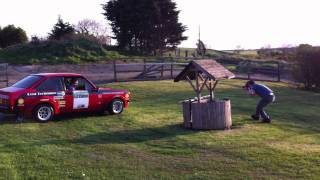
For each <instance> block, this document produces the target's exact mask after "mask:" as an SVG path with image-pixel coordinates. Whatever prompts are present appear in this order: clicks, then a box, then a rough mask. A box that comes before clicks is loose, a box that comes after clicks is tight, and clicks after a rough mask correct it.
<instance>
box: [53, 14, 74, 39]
mask: <svg viewBox="0 0 320 180" xmlns="http://www.w3.org/2000/svg"><path fill="white" fill-rule="evenodd" d="M74 33H75V29H74V27H73V26H72V25H71V24H69V23H68V22H63V20H62V18H61V17H60V16H59V18H58V22H57V23H56V24H55V25H54V27H53V29H52V30H51V33H49V37H48V38H49V39H50V40H62V39H64V38H68V37H69V36H71V35H73V34H74Z"/></svg>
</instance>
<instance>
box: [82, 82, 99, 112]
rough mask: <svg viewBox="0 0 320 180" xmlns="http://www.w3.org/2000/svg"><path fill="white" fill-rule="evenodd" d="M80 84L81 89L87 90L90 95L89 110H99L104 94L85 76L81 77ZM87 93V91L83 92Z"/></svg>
mask: <svg viewBox="0 0 320 180" xmlns="http://www.w3.org/2000/svg"><path fill="white" fill-rule="evenodd" d="M79 86H80V90H84V91H86V92H87V95H88V97H89V99H88V103H89V104H88V109H87V110H88V111H98V110H100V108H101V107H100V106H101V98H102V96H101V95H99V94H98V92H97V91H96V90H95V87H94V86H93V85H92V84H91V83H90V82H89V81H88V80H87V79H85V78H83V77H81V78H79ZM83 93H85V92H83Z"/></svg>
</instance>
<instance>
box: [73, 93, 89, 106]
mask: <svg viewBox="0 0 320 180" xmlns="http://www.w3.org/2000/svg"><path fill="white" fill-rule="evenodd" d="M88 107H89V92H88V91H73V109H86V108H88Z"/></svg>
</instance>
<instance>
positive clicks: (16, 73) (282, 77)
mask: <svg viewBox="0 0 320 180" xmlns="http://www.w3.org/2000/svg"><path fill="white" fill-rule="evenodd" d="M194 59H195V58H193V59H188V60H181V59H179V60H177V61H175V59H169V60H168V59H164V60H152V61H150V60H146V59H145V60H141V59H137V60H134V62H135V63H132V61H131V60H130V59H118V60H113V61H111V62H109V63H105V64H83V65H71V64H60V65H8V64H0V74H1V78H0V83H1V84H2V86H8V85H9V84H12V83H14V82H16V81H17V80H19V79H21V78H22V77H24V76H26V75H29V74H35V73H59V72H70V73H79V74H83V75H85V76H87V77H88V78H89V79H90V80H92V81H93V82H95V83H98V84H104V83H111V82H119V81H147V80H164V79H173V78H174V77H175V76H176V75H178V74H179V73H180V72H181V71H182V70H183V69H184V68H185V66H186V65H187V64H188V63H189V62H190V60H194ZM196 59H201V58H196ZM217 61H218V62H220V63H221V64H222V65H224V66H225V67H226V68H228V69H229V70H230V71H232V72H233V73H235V74H236V78H237V79H253V80H260V81H274V82H279V81H291V80H292V78H291V71H292V68H291V65H290V64H284V63H280V62H273V61H271V62H270V61H230V60H229V61H228V60H226V61H224V60H223V59H218V60H217Z"/></svg>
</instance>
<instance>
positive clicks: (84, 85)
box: [64, 77, 93, 92]
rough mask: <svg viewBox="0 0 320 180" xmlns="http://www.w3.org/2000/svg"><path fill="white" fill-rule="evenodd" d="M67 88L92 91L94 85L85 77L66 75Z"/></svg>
mask: <svg viewBox="0 0 320 180" xmlns="http://www.w3.org/2000/svg"><path fill="white" fill-rule="evenodd" d="M64 82H65V86H66V88H67V90H70V91H74V90H87V91H89V92H91V91H92V89H93V86H92V85H91V84H90V83H89V82H88V81H87V80H86V79H84V78H81V77H66V78H65V79H64Z"/></svg>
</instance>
